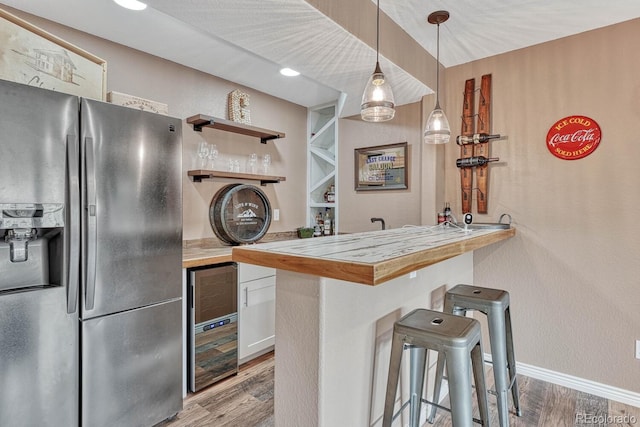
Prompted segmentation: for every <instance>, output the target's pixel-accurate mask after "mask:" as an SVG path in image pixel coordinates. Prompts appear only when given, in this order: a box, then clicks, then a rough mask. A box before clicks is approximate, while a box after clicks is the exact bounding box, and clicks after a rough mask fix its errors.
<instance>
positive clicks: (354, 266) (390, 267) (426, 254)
mask: <svg viewBox="0 0 640 427" xmlns="http://www.w3.org/2000/svg"><path fill="white" fill-rule="evenodd" d="M515 234H516V230H515V229H514V228H510V229H508V230H499V231H496V232H494V233H490V234H485V235H481V236H477V237H472V238H470V239H466V240H462V241H459V242H454V243H449V244H445V245H442V246H438V247H435V248H432V249H426V250H423V251H420V252H415V253H412V254H409V255H404V256H401V257H397V258H393V259H389V260H386V261H383V262H379V263H376V264H365V263H356V262H352V261H340V260H330V259H322V258H312V257H307V256H301V255H292V254H282V253H279V252H269V251H267V250H264V251H263V250H260V249H259V248H244V247H234V248H233V251H232V255H231V259H232V260H233V261H235V262H246V263H249V264H256V265H261V266H264V267H272V268H280V269H283V270H288V271H294V272H297V273H304V274H311V275H314V276H320V277H328V278H332V279H338V280H345V281H348V282H354V283H360V284H363V285H370V286H375V285H379V284H382V283H384V282H387V281H389V280H391V279H395V278H397V277H400V276H402V275H404V274H408V273H410V272H412V271H416V270H419V269H421V268H424V267H428V266H430V265H433V264H436V263H438V262H441V261H444V260H446V259H449V258H453V257H455V256H458V255H461V254H463V253H465V252H470V251H473V250H476V249H480V248H482V247H484V246H488V245H491V244H493V243H496V242H499V241H501V240H505V239H509V238H511V237H513V236H515Z"/></svg>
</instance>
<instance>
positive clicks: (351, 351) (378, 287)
mask: <svg viewBox="0 0 640 427" xmlns="http://www.w3.org/2000/svg"><path fill="white" fill-rule="evenodd" d="M514 235H515V229H513V228H510V229H507V230H473V231H467V232H464V231H462V230H460V229H458V228H455V227H418V226H411V227H403V228H398V229H390V230H383V231H374V232H364V233H354V234H344V235H338V236H327V237H322V238H313V239H298V240H290V241H281V242H272V243H263V244H256V245H246V246H238V247H234V248H233V252H232V259H233V260H234V261H236V262H245V263H249V264H256V265H262V266H267V267H274V268H276V269H277V274H276V356H277V357H276V368H275V422H276V425H277V426H278V427H285V426H301V425H304V426H321V427H330V426H338V425H344V426H347V425H348V426H376V425H381V420H382V411H383V406H384V393H385V386H386V379H387V372H388V366H389V354H390V346H391V335H392V328H393V323H394V322H395V321H397V320H398V319H400V317H402V315H404V314H406V313H408V312H409V311H411V310H413V309H415V308H420V307H422V308H430V307H431V294H432V292H433V291H434V290H436V289H438V290H440V291H441V290H442V287H443V286H445V287H446V288H450V287H452V286H455V285H456V284H458V283H473V251H474V250H475V249H479V248H482V247H484V246H488V245H491V244H493V243H497V242H500V241H502V240H505V239H509V238H511V237H513V236H514ZM485 285H489V284H485ZM400 388H401V391H402V392H401V393H399V394H398V398H399V399H400V396H402V401H403V402H404V401H406V399H407V398H408V371H407V372H403V375H402V377H401V382H400Z"/></svg>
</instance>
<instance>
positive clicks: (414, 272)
mask: <svg viewBox="0 0 640 427" xmlns="http://www.w3.org/2000/svg"><path fill="white" fill-rule="evenodd" d="M416 277H418V272H417V271H412V272H411V273H409V279H415V278H416Z"/></svg>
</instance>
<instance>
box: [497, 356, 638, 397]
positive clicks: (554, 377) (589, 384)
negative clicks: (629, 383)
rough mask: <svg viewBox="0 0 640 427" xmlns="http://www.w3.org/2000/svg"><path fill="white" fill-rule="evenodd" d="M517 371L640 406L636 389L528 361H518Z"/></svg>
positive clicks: (538, 378) (520, 373)
mask: <svg viewBox="0 0 640 427" xmlns="http://www.w3.org/2000/svg"><path fill="white" fill-rule="evenodd" d="M485 360H488V361H490V360H491V355H490V354H485ZM516 371H517V373H518V374H519V375H524V376H527V377H531V378H535V379H537V380H541V381H546V382H548V383H552V384H557V385H560V386H563V387H568V388H571V389H573V390H578V391H582V392H585V393H589V394H593V395H594V396H599V397H604V398H606V399H610V400H614V401H616V402H620V403H624V404H625V405H631V406H635V407H637V408H640V393H636V392H634V391H630V390H625V389H622V388H618V387H613V386H610V385H607V384H602V383H597V382H595V381H591V380H586V379H584V378H579V377H574V376H572V375H567V374H563V373H561V372H555V371H551V370H549V369H545V368H540V367H537V366H533V365H529V364H526V363H520V362H516Z"/></svg>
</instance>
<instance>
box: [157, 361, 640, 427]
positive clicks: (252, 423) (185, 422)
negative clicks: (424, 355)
mask: <svg viewBox="0 0 640 427" xmlns="http://www.w3.org/2000/svg"><path fill="white" fill-rule="evenodd" d="M273 370H274V357H273V353H268V354H266V355H264V356H262V357H260V358H258V359H255V360H253V361H251V362H249V363H248V364H246V365H243V366H241V367H240V372H239V373H238V375H236V376H234V377H230V378H227V379H226V380H223V381H221V382H219V383H217V384H215V385H213V386H211V387H209V388H207V389H204V390H203V391H201V392H199V393H196V394H191V395H189V396H188V397H187V398H186V399H185V401H184V409H183V410H182V412H180V413H179V414H178V416H177V417H176V419H174V420H172V421H165V422H164V423H161V424H159V425H158V427H187V426H188V427H272V426H273V425H274V421H273ZM491 377H492V375H490V374H489V372H488V375H487V381H488V382H489V386H491V385H492V383H493V381H491ZM518 386H519V388H520V405H521V407H522V410H523V415H522V417H516V416H515V415H513V414H512V415H511V417H510V422H511V426H512V427H523V426H526V427H534V426H538V427H563V426H571V427H574V426H607V427H609V426H634V427H640V408H635V407H631V406H627V405H623V404H621V403H617V402H613V401H609V400H607V399H603V398H601V397H596V396H593V395H590V394H587V393H583V392H579V391H576V390H571V389H568V388H565V387H561V386H557V385H555V384H550V383H546V382H543V381H539V380H535V379H533V378H529V377H524V376H518ZM445 405H447V403H445ZM489 409H490V412H491V425H492V426H498V419H497V417H498V411H497V408H496V405H495V397H493V396H491V395H490V396H489ZM634 420H635V421H634ZM395 425H397V426H400V425H401V423H400V421H398V420H397V421H396V423H395V424H394V426H395ZM430 425H431V424H426V426H430ZM450 425H451V421H450V417H449V415H448V414H447V413H446V412H445V411H438V415H437V417H436V422H435V423H434V424H433V426H435V427H446V426H450ZM300 427H306V426H300ZM345 427H346V426H345ZM348 427H367V426H348Z"/></svg>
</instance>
